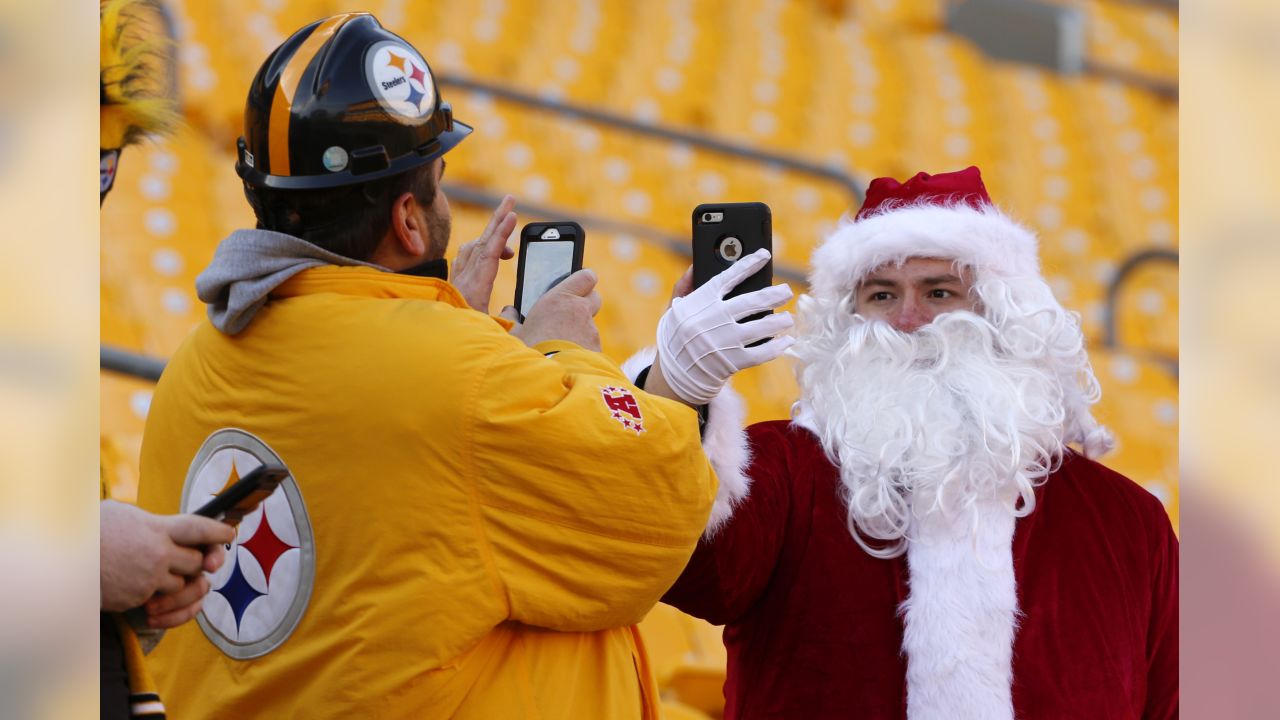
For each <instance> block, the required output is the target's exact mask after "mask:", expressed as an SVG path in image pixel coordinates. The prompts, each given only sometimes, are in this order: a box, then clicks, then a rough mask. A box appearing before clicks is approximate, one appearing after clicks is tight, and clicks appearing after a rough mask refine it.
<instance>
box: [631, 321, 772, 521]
mask: <svg viewBox="0 0 1280 720" xmlns="http://www.w3.org/2000/svg"><path fill="white" fill-rule="evenodd" d="M655 355H656V351H655V349H654V348H653V347H647V348H644V349H642V350H640V351H638V352H637V353H636V354H635V355H632V356H631V357H629V358H627V361H626V362H624V363H622V372H623V373H624V374H626V376H627V378H629V379H630V380H631V381H632V382H634V381H635V379H636V376H638V375H639V374H640V371H641V370H644V369H645V368H647V367H649V366H650V365H652V364H653V360H654V357H655ZM746 417H747V410H746V405H745V404H744V403H743V402H742V396H741V395H739V394H738V393H737V392H736V391H735V390H734V389H733V386H732V384H731V383H725V386H724V388H722V389H721V390H720V394H719V395H717V396H715V397H714V398H712V399H711V403H710V404H709V406H708V407H707V426H706V427H705V428H703V431H702V450H703V452H705V453H706V454H707V459H708V460H710V461H711V467H712V468H713V469H714V470H715V471H716V478H717V479H718V480H719V481H720V485H719V489H717V490H716V501H715V504H714V505H712V506H711V518H710V519H709V520H708V521H707V529H706V531H705V532H704V537H707V538H710V537H712V536H714V535H715V534H716V533H717V532H718V531H719V530H720V528H721V527H724V525H725V523H727V522H728V521H729V518H731V517H733V510H734V508H735V507H737V506H738V504H739V503H741V502H742V501H743V500H745V499H746V497H747V494H748V493H749V492H750V491H751V478H750V477H748V476H747V465H748V464H749V463H750V462H751V448H750V446H749V445H748V443H747V431H746Z"/></svg>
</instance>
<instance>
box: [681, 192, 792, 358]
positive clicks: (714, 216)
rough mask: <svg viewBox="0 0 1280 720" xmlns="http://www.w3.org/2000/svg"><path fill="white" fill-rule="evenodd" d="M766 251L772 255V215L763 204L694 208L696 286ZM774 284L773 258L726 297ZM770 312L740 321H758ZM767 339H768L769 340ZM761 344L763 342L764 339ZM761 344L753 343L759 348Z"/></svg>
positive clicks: (712, 204)
mask: <svg viewBox="0 0 1280 720" xmlns="http://www.w3.org/2000/svg"><path fill="white" fill-rule="evenodd" d="M760 248H766V249H767V250H768V251H769V252H770V253H772V252H773V213H772V211H770V210H769V206H768V205H765V204H764V203H762V202H749V203H706V204H703V205H699V206H698V207H696V208H694V209H693V286H694V287H695V288H697V287H702V285H704V284H705V283H706V282H707V281H708V280H710V279H711V278H713V277H715V276H716V275H719V274H720V273H722V272H724V271H725V270H728V269H729V266H730V265H732V264H734V263H735V262H737V261H739V260H741V259H742V258H744V257H746V256H748V255H750V254H751V253H753V252H755V251H757V250H759V249H760ZM772 284H773V258H769V262H768V263H766V264H765V266H764V267H762V268H760V270H759V271H758V272H756V273H755V274H754V275H752V276H750V277H748V278H747V279H746V280H743V281H742V282H741V283H739V284H738V287H736V288H734V289H733V290H731V291H730V292H729V294H728V295H726V296H725V297H736V296H738V295H742V294H744V293H749V292H753V291H755V290H763V289H765V288H767V287H769V286H770V285H772ZM768 314H769V313H768V312H763V313H757V314H755V315H752V316H750V317H745V318H743V319H741V320H739V321H738V322H748V321H751V320H757V319H759V318H762V317H764V316H765V315H768ZM766 339H767V338H766ZM760 342H764V341H763V340H761V341H760ZM756 344H759V343H752V345H756Z"/></svg>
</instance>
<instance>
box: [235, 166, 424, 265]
mask: <svg viewBox="0 0 1280 720" xmlns="http://www.w3.org/2000/svg"><path fill="white" fill-rule="evenodd" d="M406 192H411V193H413V196H414V198H416V199H417V201H418V203H419V204H420V205H422V206H423V207H424V208H429V207H431V204H432V202H433V201H434V200H435V197H436V178H435V163H427V164H425V165H419V166H418V167H416V168H414V169H412V170H408V171H405V172H402V173H400V174H399V175H392V176H391V177H387V178H382V179H379V180H374V181H371V182H367V183H364V184H362V185H348V186H346V187H339V188H329V189H325V190H272V189H269V188H256V187H253V186H251V185H249V184H248V183H245V186H244V195H245V198H246V199H248V201H249V205H250V206H252V207H253V214H254V215H256V216H257V218H258V229H260V230H274V231H275V232H281V233H286V234H288V235H293V236H294V237H299V238H302V239H303V240H306V241H307V242H309V243H311V244H312V245H318V246H320V247H322V248H324V249H325V250H328V251H330V252H333V253H337V254H339V255H341V256H343V257H348V258H351V259H352V260H368V259H369V258H370V257H372V256H373V253H374V251H375V250H377V248H378V244H379V243H380V242H382V238H383V237H384V236H385V235H386V234H387V230H388V229H389V228H390V227H391V207H392V205H393V204H394V203H395V201H396V198H398V197H400V196H401V195H403V194H404V193H406Z"/></svg>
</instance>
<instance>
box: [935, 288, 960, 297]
mask: <svg viewBox="0 0 1280 720" xmlns="http://www.w3.org/2000/svg"><path fill="white" fill-rule="evenodd" d="M929 297H931V298H933V299H935V300H946V299H947V298H952V297H955V293H953V292H951V291H950V290H945V289H943V288H934V289H932V290H930V291H929Z"/></svg>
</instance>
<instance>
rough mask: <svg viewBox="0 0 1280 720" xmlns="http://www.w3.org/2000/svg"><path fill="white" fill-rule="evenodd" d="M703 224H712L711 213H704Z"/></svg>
mask: <svg viewBox="0 0 1280 720" xmlns="http://www.w3.org/2000/svg"><path fill="white" fill-rule="evenodd" d="M702 222H711V213H702Z"/></svg>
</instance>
